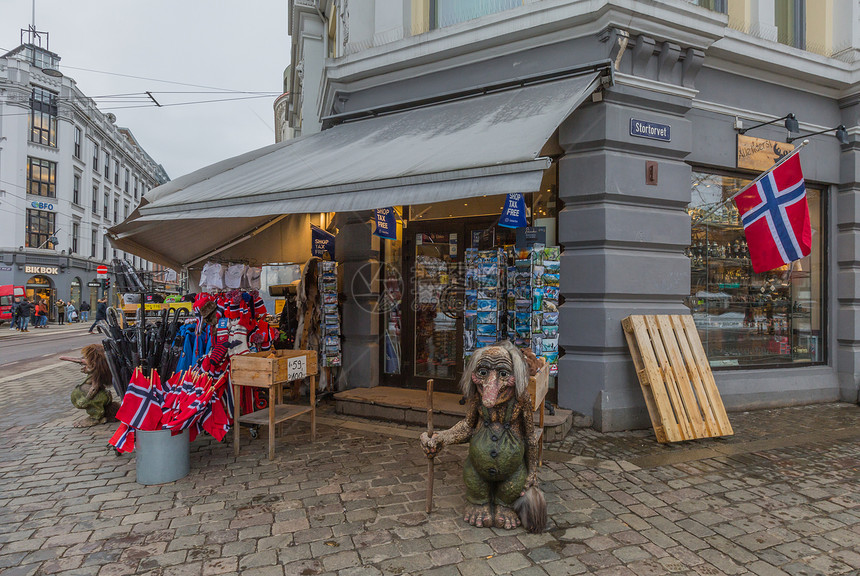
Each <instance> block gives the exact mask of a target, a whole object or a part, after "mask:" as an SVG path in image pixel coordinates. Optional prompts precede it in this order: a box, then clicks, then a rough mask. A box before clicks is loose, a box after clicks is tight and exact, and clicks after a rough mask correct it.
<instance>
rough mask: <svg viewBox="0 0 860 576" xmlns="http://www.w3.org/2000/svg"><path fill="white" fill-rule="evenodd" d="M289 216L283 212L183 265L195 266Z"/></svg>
mask: <svg viewBox="0 0 860 576" xmlns="http://www.w3.org/2000/svg"><path fill="white" fill-rule="evenodd" d="M287 216H289V214H281V215H280V216H278V217H277V218H273V219H271V220H269V221H268V222H266V223H265V224H263V225H262V226H259V227H257V228H254V229H253V230H251V231H250V232H248V233H247V234H245V235H243V236H241V237H240V238H237V239H235V240H233V241H231V242H228V243H227V244H224V245H223V246H220V247H218V248H216V249H215V250H212V251H210V252H207V253H206V254H204V255H203V256H201V257H199V258H196V259H194V260H192V261H191V262H186V263H185V265H184V266H183V268H186V269H187V268H189V267H191V266H193V265H194V264H197V263H198V262H201V261H203V260H206V259H208V258H211V257H212V256H214V255H215V254H217V253H218V252H223V251H224V250H226V249H227V248H232V247H233V246H235V245H236V244H241V243H242V242H244V241H245V240H250V239H251V238H253V237H254V236H256V235H257V234H259V233H260V232H262V231H263V230H265V229H266V228H269V227H270V226H274V225H275V224H277V223H278V222H280V221H281V220H283V219H284V218H286V217H287Z"/></svg>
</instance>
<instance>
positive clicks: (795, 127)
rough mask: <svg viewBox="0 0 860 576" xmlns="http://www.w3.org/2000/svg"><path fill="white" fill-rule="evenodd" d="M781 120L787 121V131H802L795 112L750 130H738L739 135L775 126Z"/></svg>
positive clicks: (752, 127)
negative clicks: (763, 127)
mask: <svg viewBox="0 0 860 576" xmlns="http://www.w3.org/2000/svg"><path fill="white" fill-rule="evenodd" d="M780 120H785V129H786V130H788V131H789V132H799V131H800V124H799V123H798V122H797V116H795V115H794V112H789V113H788V114H786V115H785V116H783V117H782V118H774V119H773V120H771V121H770V122H762V123H761V124H756V125H755V126H750V127H749V128H738V129H737V130H738V134H746V133H747V132H749V131H750V130H755V129H756V128H761V127H762V126H767V125H768V124H775V123H777V122H779V121H780Z"/></svg>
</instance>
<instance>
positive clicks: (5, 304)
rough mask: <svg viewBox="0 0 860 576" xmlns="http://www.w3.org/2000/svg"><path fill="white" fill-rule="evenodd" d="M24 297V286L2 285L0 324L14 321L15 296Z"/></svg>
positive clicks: (0, 289) (0, 288)
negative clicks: (13, 306)
mask: <svg viewBox="0 0 860 576" xmlns="http://www.w3.org/2000/svg"><path fill="white" fill-rule="evenodd" d="M23 297H24V287H23V286H13V285H12V284H6V285H4V286H0V324H2V323H3V322H11V321H12V302H13V301H14V299H15V298H23Z"/></svg>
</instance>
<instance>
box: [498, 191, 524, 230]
mask: <svg viewBox="0 0 860 576" xmlns="http://www.w3.org/2000/svg"><path fill="white" fill-rule="evenodd" d="M528 225H529V224H528V222H527V221H526V199H525V197H524V196H523V195H522V194H520V193H514V194H508V197H507V198H506V199H505V207H504V209H503V210H502V216H501V217H500V218H499V226H503V227H505V228H525V227H526V226H528Z"/></svg>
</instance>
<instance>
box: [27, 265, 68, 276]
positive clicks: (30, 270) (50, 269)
mask: <svg viewBox="0 0 860 576" xmlns="http://www.w3.org/2000/svg"><path fill="white" fill-rule="evenodd" d="M24 272H26V273H27V274H59V273H60V269H59V267H57V266H24Z"/></svg>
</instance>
